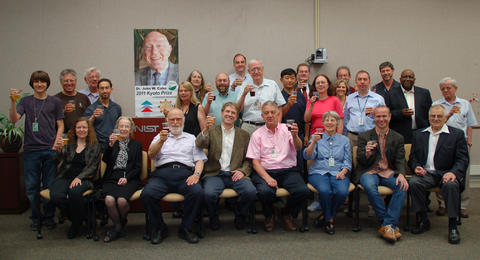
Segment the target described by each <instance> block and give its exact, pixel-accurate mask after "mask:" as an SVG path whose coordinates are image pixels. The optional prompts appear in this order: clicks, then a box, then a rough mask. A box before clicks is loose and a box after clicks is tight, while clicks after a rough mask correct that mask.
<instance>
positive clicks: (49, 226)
mask: <svg viewBox="0 0 480 260" xmlns="http://www.w3.org/2000/svg"><path fill="white" fill-rule="evenodd" d="M42 225H44V226H46V227H47V229H48V230H52V229H55V228H56V227H57V223H55V221H54V220H53V219H51V218H47V219H44V220H43V222H42Z"/></svg>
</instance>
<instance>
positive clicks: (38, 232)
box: [37, 220, 43, 239]
mask: <svg viewBox="0 0 480 260" xmlns="http://www.w3.org/2000/svg"><path fill="white" fill-rule="evenodd" d="M42 238H43V235H42V221H41V220H40V221H39V223H38V231H37V239H42Z"/></svg>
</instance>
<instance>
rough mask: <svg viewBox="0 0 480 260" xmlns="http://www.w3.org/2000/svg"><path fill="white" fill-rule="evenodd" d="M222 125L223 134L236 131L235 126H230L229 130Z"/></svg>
mask: <svg viewBox="0 0 480 260" xmlns="http://www.w3.org/2000/svg"><path fill="white" fill-rule="evenodd" d="M220 126H221V127H222V133H223V134H230V133H232V131H233V132H235V126H232V128H230V129H229V130H227V129H226V128H225V127H224V126H223V124H220Z"/></svg>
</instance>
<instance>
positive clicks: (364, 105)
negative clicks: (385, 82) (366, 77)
mask: <svg viewBox="0 0 480 260" xmlns="http://www.w3.org/2000/svg"><path fill="white" fill-rule="evenodd" d="M369 97H370V96H367V99H365V104H363V108H361V107H360V100H359V99H360V96H357V103H358V109H359V110H360V116H362V114H363V111H365V107H366V106H367V102H368V98H369Z"/></svg>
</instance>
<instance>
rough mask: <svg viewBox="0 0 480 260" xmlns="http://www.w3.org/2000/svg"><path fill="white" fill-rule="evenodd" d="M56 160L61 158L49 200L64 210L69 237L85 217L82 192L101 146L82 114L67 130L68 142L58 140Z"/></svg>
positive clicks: (89, 184) (92, 174) (88, 186)
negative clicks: (68, 221)
mask: <svg viewBox="0 0 480 260" xmlns="http://www.w3.org/2000/svg"><path fill="white" fill-rule="evenodd" d="M56 145H57V147H59V149H58V150H57V153H56V155H55V159H56V160H57V162H60V161H63V162H62V165H61V166H60V169H59V171H58V174H57V177H56V179H55V180H54V182H53V184H52V185H51V187H50V198H51V200H52V202H53V203H54V204H55V205H57V206H58V207H60V208H61V209H62V210H63V211H64V212H66V213H67V216H69V218H70V220H71V221H72V226H71V227H70V229H69V231H68V238H70V239H71V238H74V237H76V236H77V235H78V231H79V228H80V225H81V223H82V220H83V219H84V218H85V209H86V199H85V198H84V197H83V193H84V192H85V191H87V190H89V189H91V188H93V183H92V180H93V178H94V177H95V175H96V173H97V169H98V164H99V162H100V145H99V144H98V142H97V137H96V135H95V129H94V128H93V126H92V125H91V124H89V123H88V119H87V118H85V117H79V118H78V119H77V120H76V121H75V124H74V127H72V128H71V129H70V130H69V131H68V143H67V144H66V145H65V146H64V145H63V141H62V140H61V139H59V142H57V144H56Z"/></svg>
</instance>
